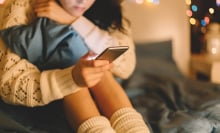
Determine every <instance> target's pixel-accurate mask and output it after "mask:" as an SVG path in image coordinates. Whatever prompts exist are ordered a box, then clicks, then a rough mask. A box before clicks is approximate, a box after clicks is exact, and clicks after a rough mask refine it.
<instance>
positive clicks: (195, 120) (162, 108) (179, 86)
mask: <svg viewBox="0 0 220 133" xmlns="http://www.w3.org/2000/svg"><path fill="white" fill-rule="evenodd" d="M136 52H137V67H136V70H135V71H134V74H133V75H132V76H131V77H130V78H129V79H128V80H126V81H125V82H123V86H124V88H125V89H126V92H127V94H128V95H129V97H130V99H131V101H132V103H133V105H134V106H135V108H136V109H137V110H138V111H139V112H141V114H142V115H143V117H144V119H145V121H146V123H148V124H149V125H150V127H151V130H152V132H154V133H220V85H219V84H214V83H211V82H208V81H199V80H193V79H190V78H187V77H186V76H184V75H183V74H182V73H181V72H180V70H179V69H178V67H177V65H176V63H175V61H174V59H173V57H172V41H171V40H168V41H162V42H153V43H145V44H137V45H136Z"/></svg>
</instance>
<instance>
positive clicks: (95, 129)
mask: <svg viewBox="0 0 220 133" xmlns="http://www.w3.org/2000/svg"><path fill="white" fill-rule="evenodd" d="M77 133H116V132H115V131H114V129H113V128H112V127H111V125H110V123H109V121H108V119H107V118H105V117H103V116H96V117H92V118H90V119H88V120H86V121H85V122H83V123H82V124H81V125H80V126H79V128H78V131H77Z"/></svg>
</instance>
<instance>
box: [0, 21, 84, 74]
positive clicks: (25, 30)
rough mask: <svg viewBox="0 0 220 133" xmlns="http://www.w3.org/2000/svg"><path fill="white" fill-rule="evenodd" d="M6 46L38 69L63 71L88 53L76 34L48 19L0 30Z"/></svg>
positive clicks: (66, 26) (69, 28) (70, 29)
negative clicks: (60, 69) (61, 69)
mask: <svg viewBox="0 0 220 133" xmlns="http://www.w3.org/2000/svg"><path fill="white" fill-rule="evenodd" d="M0 35H1V37H2V39H3V40H4V42H5V43H6V45H7V46H8V47H9V48H11V49H12V50H13V51H14V52H15V53H16V54H18V55H19V56H20V57H22V58H26V59H28V60H29V61H30V62H32V63H33V64H35V65H36V66H37V67H38V68H39V69H41V70H45V69H52V68H65V67H68V66H70V65H73V64H75V63H76V62H77V60H78V59H79V58H80V57H81V56H83V55H84V54H86V53H87V52H88V47H87V46H86V45H85V43H84V41H83V39H82V38H81V37H80V36H79V35H78V34H77V33H76V31H75V30H74V29H73V28H72V27H71V26H68V25H60V24H57V23H56V22H54V21H52V20H49V19H47V18H39V19H37V20H36V22H34V23H33V24H30V25H19V26H15V27H11V28H8V29H5V30H2V31H0Z"/></svg>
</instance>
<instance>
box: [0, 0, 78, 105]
mask: <svg viewBox="0 0 220 133" xmlns="http://www.w3.org/2000/svg"><path fill="white" fill-rule="evenodd" d="M34 2H35V1H34V0H6V1H5V3H4V4H3V5H0V20H1V21H0V29H4V28H7V27H10V26H14V25H20V24H28V23H30V22H31V21H32V20H34V19H33V18H34V17H35V16H34V15H33V4H34ZM71 73H72V68H71V67H70V68H67V69H64V70H51V71H44V72H42V73H40V71H39V70H38V69H37V68H36V67H35V66H34V65H32V64H31V63H29V62H28V61H27V60H24V59H21V58H20V57H18V56H17V55H15V54H14V53H13V52H12V51H11V50H10V49H8V48H7V47H6V46H5V44H4V42H3V41H2V39H0V75H1V77H0V96H1V99H2V100H4V101H5V102H6V103H10V104H15V105H24V106H30V107H33V106H41V105H45V104H48V103H49V102H52V101H54V100H57V99H61V98H63V97H64V96H66V95H69V94H71V93H73V92H75V91H77V88H78V86H77V85H76V84H75V83H74V82H73V80H72V76H71Z"/></svg>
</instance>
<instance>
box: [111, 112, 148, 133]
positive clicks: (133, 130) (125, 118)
mask: <svg viewBox="0 0 220 133" xmlns="http://www.w3.org/2000/svg"><path fill="white" fill-rule="evenodd" d="M110 121H111V124H112V127H113V128H114V129H115V131H116V132H117V133H150V130H149V128H148V127H147V125H146V123H145V122H144V119H143V117H142V116H141V115H140V113H139V112H137V111H136V110H135V109H133V108H122V109H119V110H118V111H116V112H115V113H114V114H113V115H112V117H111V119H110Z"/></svg>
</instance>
